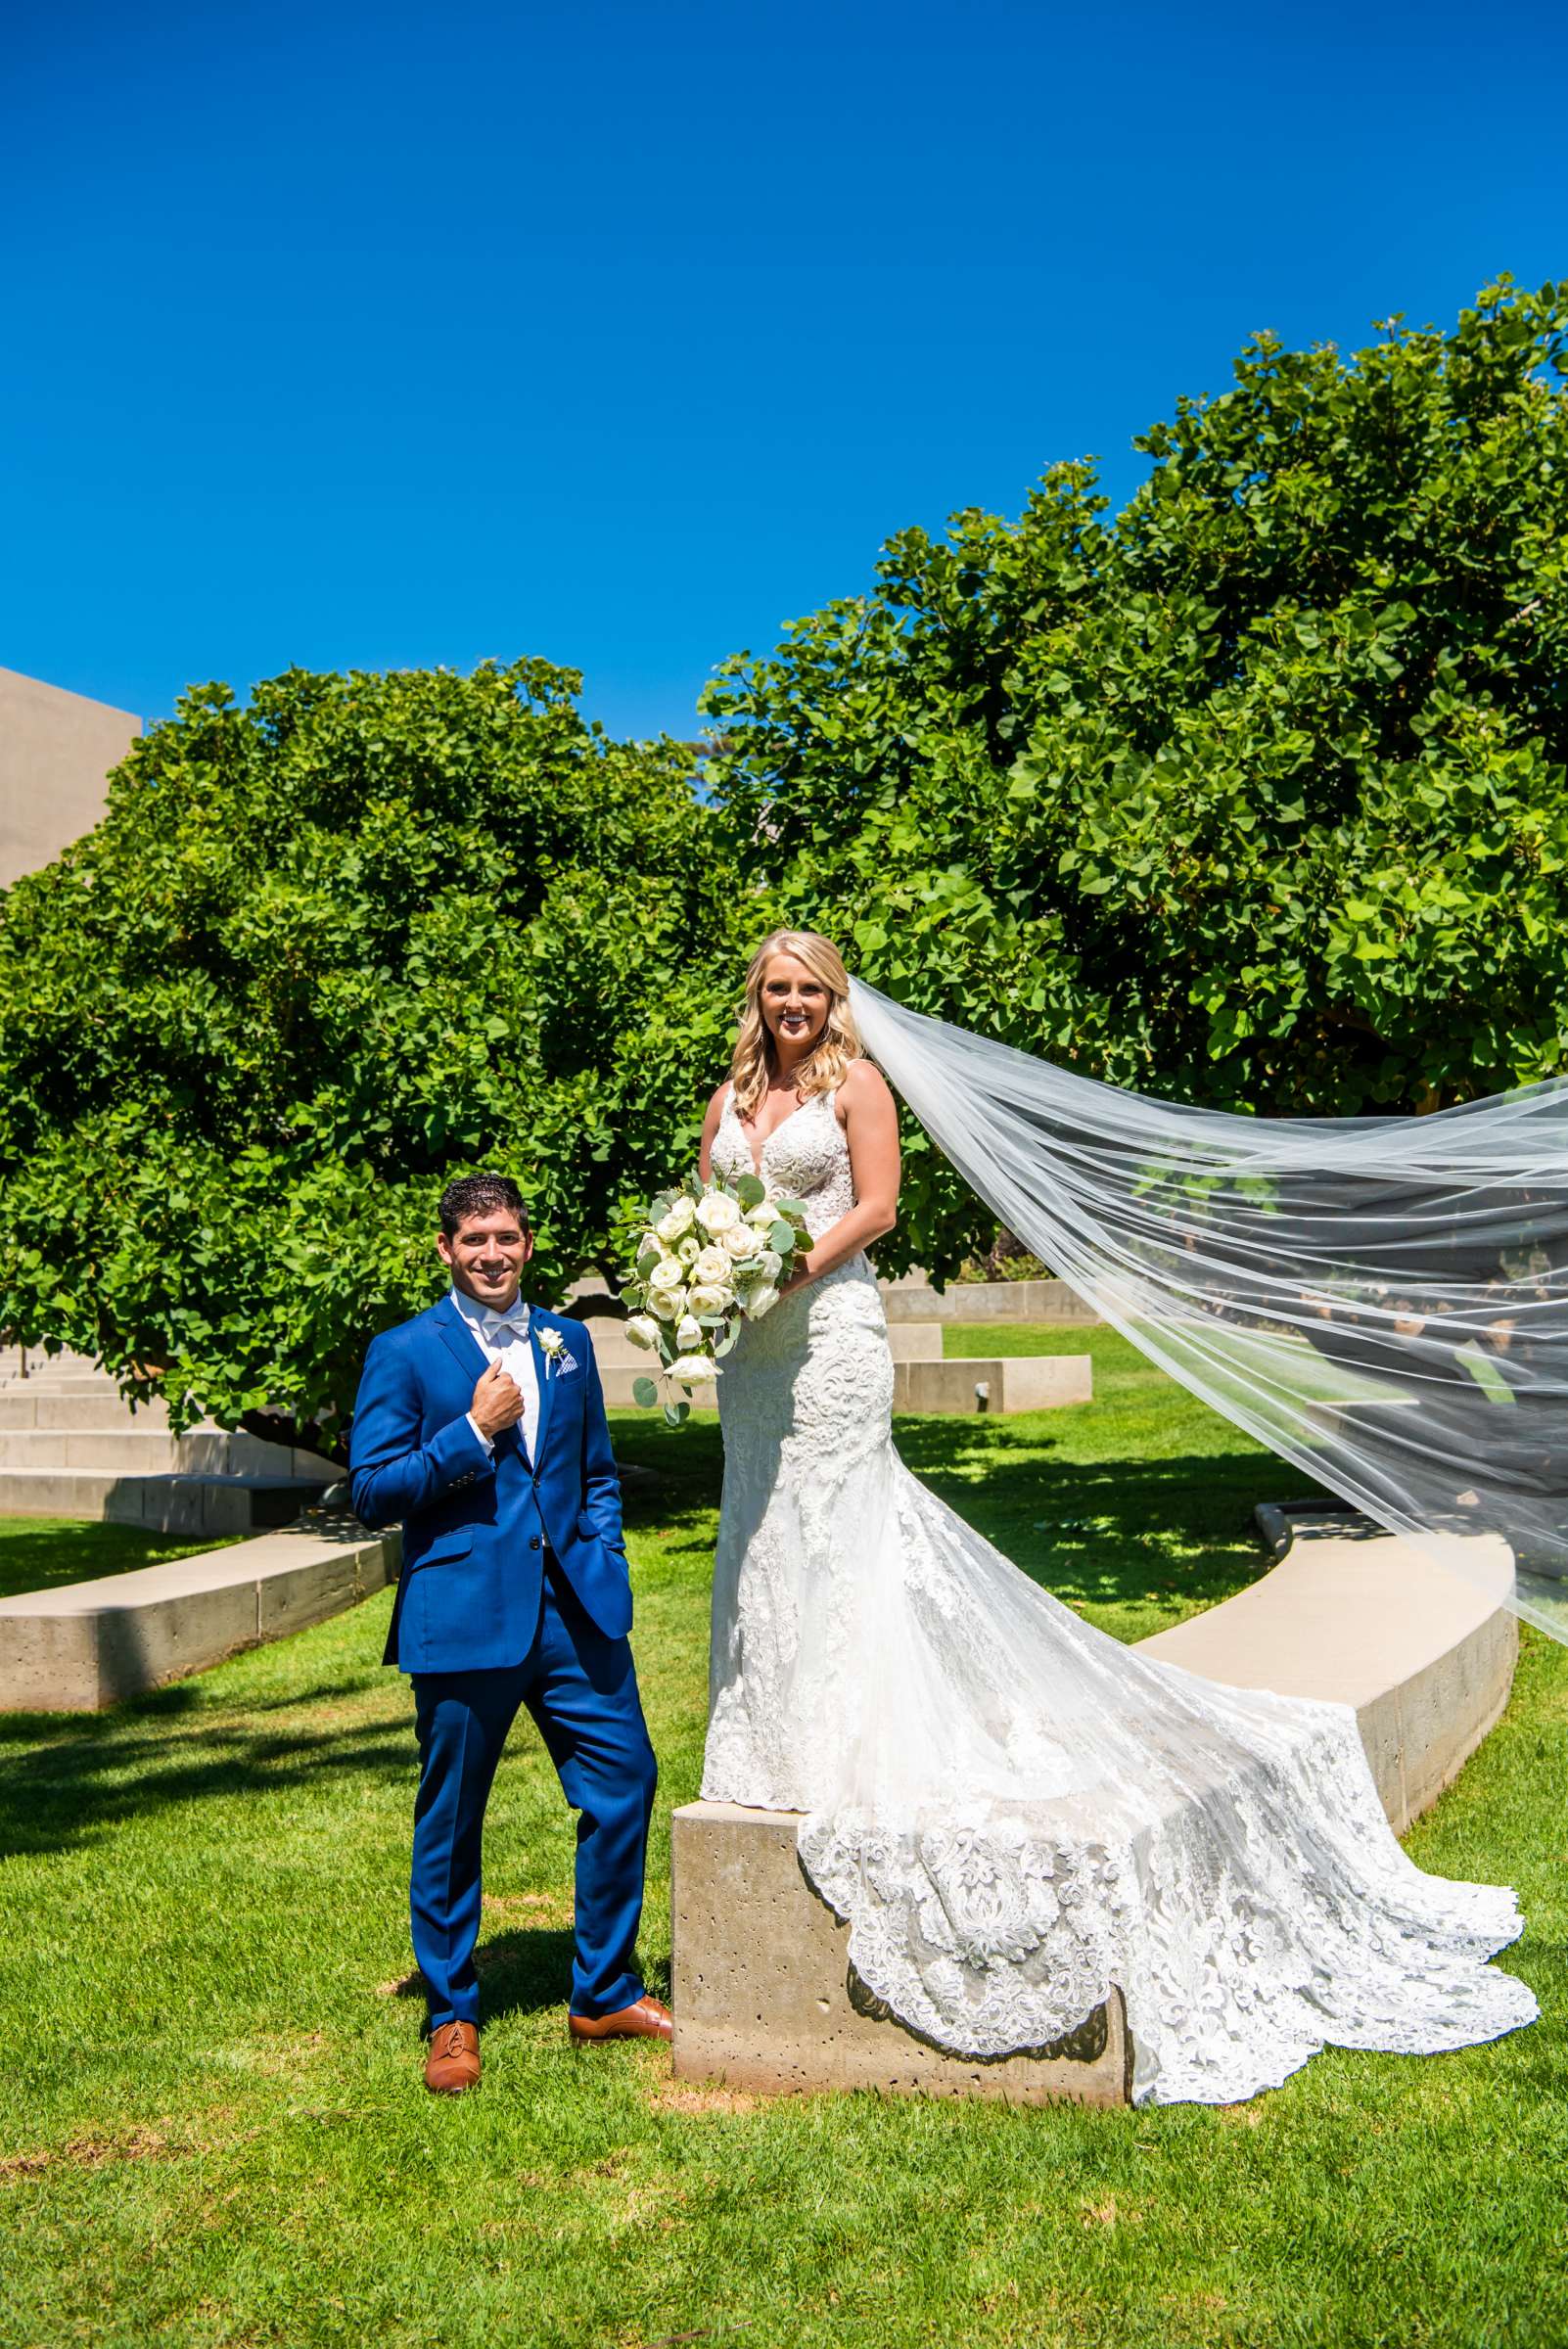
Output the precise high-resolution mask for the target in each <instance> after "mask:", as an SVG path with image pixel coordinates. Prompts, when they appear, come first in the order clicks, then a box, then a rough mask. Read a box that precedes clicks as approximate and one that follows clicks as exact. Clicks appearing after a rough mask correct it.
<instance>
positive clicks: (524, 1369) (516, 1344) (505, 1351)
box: [452, 1288, 539, 1460]
mask: <svg viewBox="0 0 1568 2349" xmlns="http://www.w3.org/2000/svg"><path fill="white" fill-rule="evenodd" d="M452 1303H453V1304H454V1305H455V1306H456V1308H457V1310H458V1312H459V1313H461V1314H462V1316H463V1318H464V1320H465V1321H466V1322H467V1323H468V1326H469V1328H470V1329H471V1330H472V1331H473V1332H474V1335H475V1337H476V1338H477V1339H478V1340H479V1343H480V1346H481V1348H482V1350H483V1352H484V1359H485V1360H486V1361H489V1362H498V1363H499V1364H500V1366H501V1368H502V1369H503V1370H504V1371H505V1372H506V1374H507V1376H508V1377H509V1378H512V1379H515V1380H516V1382H517V1387H518V1392H519V1393H520V1394H521V1396H522V1398H523V1416H522V1418H521V1419H520V1420H519V1421H518V1433H519V1434H520V1435H521V1437H522V1438H523V1441H524V1443H525V1445H526V1446H527V1447H528V1455H529V1458H530V1460H532V1459H533V1457H534V1446H535V1443H536V1441H537V1438H538V1433H539V1378H538V1370H537V1367H536V1365H535V1363H534V1359H533V1348H532V1346H531V1344H530V1341H529V1309H528V1307H527V1305H526V1304H525V1303H524V1301H523V1299H522V1298H521V1297H519V1298H518V1299H517V1301H516V1303H515V1304H514V1305H513V1307H512V1309H511V1311H510V1312H509V1313H495V1312H493V1311H492V1310H491V1308H490V1307H489V1306H487V1305H479V1304H477V1303H476V1302H475V1300H474V1299H473V1298H472V1297H469V1296H467V1295H465V1293H464V1291H463V1290H461V1289H457V1288H454V1289H453V1291H452ZM468 1424H469V1426H470V1427H471V1428H472V1429H473V1430H474V1433H475V1434H476V1435H477V1436H478V1438H479V1440H480V1442H481V1443H482V1444H483V1445H484V1449H485V1451H494V1450H495V1446H494V1445H493V1444H492V1443H491V1441H490V1439H489V1437H488V1436H487V1435H486V1434H485V1433H484V1429H483V1428H482V1427H481V1425H480V1423H479V1421H478V1420H477V1419H476V1418H475V1416H474V1414H473V1412H472V1411H470V1412H469V1414H468Z"/></svg>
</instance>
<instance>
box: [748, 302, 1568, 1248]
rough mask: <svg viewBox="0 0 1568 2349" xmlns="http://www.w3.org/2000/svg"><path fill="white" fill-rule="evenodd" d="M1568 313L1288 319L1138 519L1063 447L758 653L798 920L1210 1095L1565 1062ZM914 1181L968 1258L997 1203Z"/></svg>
mask: <svg viewBox="0 0 1568 2349" xmlns="http://www.w3.org/2000/svg"><path fill="white" fill-rule="evenodd" d="M1565 330H1568V286H1564V287H1551V286H1548V287H1546V288H1545V289H1544V290H1543V291H1542V292H1541V293H1540V294H1537V295H1529V294H1519V293H1517V292H1515V291H1514V290H1513V289H1512V288H1511V287H1510V286H1508V285H1507V284H1506V283H1503V284H1500V285H1499V286H1497V287H1494V288H1492V289H1490V290H1489V291H1488V292H1487V293H1486V294H1484V295H1483V296H1482V297H1481V298H1480V299H1479V300H1478V302H1477V305H1476V306H1475V308H1474V309H1472V310H1469V311H1467V312H1465V313H1464V314H1463V315H1462V316H1461V317H1460V319H1459V321H1458V324H1457V326H1456V327H1455V329H1454V330H1453V333H1451V334H1447V335H1444V334H1439V333H1436V332H1432V331H1424V332H1411V331H1408V330H1407V329H1405V328H1404V327H1403V326H1401V325H1400V324H1398V323H1397V322H1396V323H1394V324H1391V325H1390V326H1389V327H1388V328H1387V329H1386V330H1385V331H1384V334H1383V339H1382V340H1381V342H1380V343H1378V344H1377V345H1375V346H1374V347H1372V348H1370V349H1367V350H1363V351H1360V352H1359V353H1358V354H1356V355H1355V356H1354V357H1353V358H1350V359H1346V358H1344V357H1342V356H1341V355H1340V354H1339V353H1338V352H1336V351H1334V350H1333V349H1317V350H1313V351H1307V352H1296V351H1287V350H1285V349H1283V348H1281V346H1280V345H1279V344H1278V343H1277V342H1276V341H1275V340H1274V339H1273V338H1271V337H1269V336H1267V335H1265V336H1260V337H1258V338H1257V339H1256V341H1254V342H1253V343H1252V344H1251V345H1249V346H1248V348H1247V349H1246V350H1245V351H1244V352H1243V353H1242V355H1241V357H1240V359H1239V361H1238V362H1237V364H1236V368H1235V383H1234V387H1233V388H1232V389H1231V390H1230V391H1227V392H1226V393H1224V394H1223V395H1222V397H1219V398H1216V399H1213V400H1208V401H1200V400H1189V401H1183V402H1182V403H1181V404H1180V406H1179V408H1178V411H1177V413H1176V418H1175V420H1174V421H1173V422H1171V423H1169V424H1163V425H1159V426H1157V427H1156V428H1155V429H1154V430H1153V431H1152V432H1150V433H1148V434H1147V435H1146V436H1144V438H1142V440H1141V441H1140V442H1139V444H1138V445H1139V446H1140V447H1141V448H1142V449H1144V450H1145V451H1146V452H1147V454H1148V456H1149V458H1150V459H1151V461H1152V462H1151V469H1150V472H1149V476H1148V478H1147V480H1146V482H1145V483H1144V484H1143V486H1142V487H1141V488H1140V489H1139V490H1138V492H1137V493H1136V495H1135V496H1134V497H1133V498H1132V500H1131V502H1130V505H1129V506H1128V507H1127V508H1126V509H1125V511H1124V512H1123V513H1122V514H1121V515H1120V516H1119V517H1117V518H1115V519H1114V520H1112V519H1111V518H1109V516H1108V512H1107V507H1106V501H1105V500H1104V498H1103V497H1102V496H1100V495H1099V494H1098V493H1097V491H1096V488H1095V483H1094V478H1093V476H1092V474H1091V473H1090V471H1089V470H1088V468H1087V467H1086V466H1084V465H1063V466H1058V467H1056V468H1054V469H1053V470H1052V471H1051V472H1050V473H1048V474H1047V475H1046V476H1045V478H1044V481H1043V483H1042V484H1041V486H1040V487H1039V488H1038V490H1037V491H1036V493H1035V494H1034V495H1033V496H1032V497H1031V498H1030V500H1029V503H1028V506H1027V508H1026V510H1025V512H1024V514H1023V516H1022V518H1021V519H1020V520H1019V521H1018V522H1016V523H1009V522H1004V521H1001V520H999V519H998V518H996V517H995V516H993V515H988V514H983V513H979V512H970V513H964V514H960V515H958V516H957V517H956V518H955V519H954V521H953V522H952V524H951V526H950V528H949V531H948V534H947V536H946V537H945V539H940V540H939V539H933V538H931V537H930V536H928V535H927V534H926V533H925V532H924V531H922V530H906V531H904V532H902V533H901V534H900V535H899V536H898V537H896V538H894V539H893V540H892V541H891V542H890V544H889V545H888V547H887V548H886V550H885V553H884V557H883V560H882V562H881V564H880V566H879V569H878V575H877V580H876V585H875V588H874V590H873V591H872V592H871V593H870V594H868V595H865V596H859V597H853V598H849V599H845V600H841V601H839V602H835V603H833V604H830V605H829V606H827V607H826V608H825V609H824V610H823V611H821V612H818V613H815V614H813V615H811V616H810V617H809V618H808V619H806V620H803V621H801V622H798V623H796V625H795V626H794V627H793V628H792V629H791V630H790V632H789V635H788V637H787V639H786V641H785V642H784V643H783V644H782V645H781V646H780V647H779V649H778V650H777V651H776V652H775V653H773V654H771V655H769V656H768V657H766V658H762V659H756V660H754V659H752V658H751V657H749V656H742V657H740V658H738V659H737V660H734V661H731V662H730V663H728V664H727V665H726V666H725V668H723V669H722V670H721V671H720V673H719V676H718V677H717V679H716V680H715V684H714V685H713V686H712V687H711V688H710V690H709V693H708V696H707V702H706V707H707V710H708V714H709V716H710V718H711V719H712V721H713V722H714V724H715V727H716V728H717V729H718V730H719V733H720V736H721V743H722V748H721V753H720V756H719V757H718V758H717V759H716V760H715V761H714V763H713V767H712V769H711V775H712V780H713V785H714V788H715V794H716V797H717V799H718V801H719V802H720V804H721V806H723V808H724V809H725V811H726V813H727V815H728V818H729V821H730V825H731V828H732V832H733V835H734V837H735V839H736V840H737V843H742V842H744V843H745V844H747V847H746V852H747V853H748V854H749V855H750V856H751V857H752V858H753V859H755V860H756V862H757V864H758V867H759V869H760V870H761V871H762V872H763V873H764V874H765V876H766V878H767V879H768V880H769V882H770V883H771V884H772V885H773V887H774V888H775V890H776V891H777V893H778V895H779V897H780V898H781V899H782V901H783V904H784V906H785V909H786V914H787V918H790V919H794V920H799V921H802V922H805V921H809V922H812V923H813V924H815V925H817V926H818V927H820V928H822V929H824V930H826V931H828V932H830V933H832V934H835V935H837V936H838V937H840V938H841V939H843V940H844V942H845V944H846V946H847V947H849V946H850V945H851V943H852V941H853V961H854V963H855V965H856V966H857V968H858V969H859V971H860V973H861V975H862V977H865V978H867V979H869V980H871V981H872V982H873V983H875V984H877V985H880V986H883V987H885V988H887V989H888V990H890V991H891V992H893V993H895V994H897V995H899V997H901V998H902V999H904V1000H906V1001H909V1002H913V1003H915V1004H917V1005H919V1006H920V1007H921V1008H925V1009H931V1010H933V1011H937V1012H940V1013H942V1014H943V1015H944V1016H946V1017H950V1018H952V1019H955V1020H957V1021H959V1022H960V1023H963V1024H966V1025H973V1026H977V1027H981V1028H983V1029H986V1030H988V1031H991V1032H992V1033H995V1034H999V1035H1002V1036H1005V1037H1006V1038H1007V1039H1008V1040H1009V1041H1012V1042H1016V1043H1018V1044H1020V1045H1023V1046H1024V1047H1026V1048H1028V1049H1031V1050H1037V1051H1039V1052H1042V1053H1045V1054H1047V1055H1055V1056H1058V1057H1060V1056H1064V1055H1065V1056H1069V1057H1072V1058H1074V1059H1076V1060H1077V1061H1078V1062H1079V1064H1080V1065H1081V1066H1084V1067H1085V1068H1086V1069H1087V1070H1088V1071H1089V1072H1091V1073H1093V1074H1095V1075H1100V1076H1104V1077H1107V1078H1109V1079H1111V1080H1113V1081H1115V1082H1124V1083H1129V1084H1133V1085H1138V1086H1141V1087H1143V1088H1145V1089H1147V1090H1150V1091H1155V1092H1161V1093H1168V1094H1176V1095H1181V1096H1184V1097H1186V1098H1189V1099H1193V1100H1198V1101H1206V1102H1212V1103H1217V1104H1221V1103H1222V1104H1224V1105H1226V1106H1235V1107H1242V1108H1247V1109H1252V1110H1256V1111H1259V1112H1267V1113H1271V1114H1293V1113H1304V1112H1313V1113H1316V1114H1320V1115H1326V1114H1335V1113H1354V1112H1357V1111H1360V1110H1362V1109H1366V1108H1372V1107H1376V1108H1385V1109H1390V1110H1400V1109H1409V1110H1418V1109H1421V1108H1424V1107H1429V1106H1432V1105H1434V1104H1435V1103H1436V1102H1437V1101H1439V1100H1452V1099H1454V1098H1458V1097H1461V1096H1464V1095H1467V1094H1470V1093H1474V1092H1483V1091H1491V1090H1495V1089H1497V1088H1499V1087H1500V1086H1505V1085H1508V1084H1511V1083H1514V1082H1520V1081H1525V1080H1531V1079H1534V1078H1537V1077H1541V1076H1544V1075H1546V1074H1548V1073H1551V1072H1554V1071H1556V1070H1557V1069H1558V1068H1560V1067H1561V1066H1562V1065H1563V1060H1564V1053H1565V1046H1568V996H1565V988H1564V977H1565V970H1568V926H1565V924H1564V920H1563V912H1564V891H1563V871H1564V860H1565V858H1568V782H1565V777H1564V760H1565V757H1568V591H1565V583H1564V565H1565V559H1568V557H1565V549H1568V397H1565V394H1564V391H1563V390H1562V388H1561V383H1560V378H1561V375H1562V373H1563V368H1564V357H1563V349H1564V334H1565ZM916 1172H917V1174H918V1172H919V1170H918V1169H917V1170H916ZM944 1203H945V1205H944ZM914 1205H915V1208H916V1221H924V1223H925V1225H926V1228H925V1229H923V1230H921V1231H920V1232H919V1233H918V1234H917V1236H916V1245H917V1247H920V1248H923V1250H924V1254H925V1259H926V1261H927V1262H930V1263H933V1264H940V1263H943V1262H950V1260H951V1257H952V1254H953V1253H954V1251H955V1250H956V1249H958V1248H959V1247H960V1246H961V1245H962V1244H963V1242H964V1235H965V1233H966V1232H972V1227H973V1218H972V1216H971V1215H970V1213H969V1211H968V1209H967V1207H966V1206H964V1205H963V1204H962V1202H961V1201H960V1199H959V1198H958V1196H957V1194H956V1193H955V1191H954V1190H953V1189H952V1188H951V1187H950V1186H949V1185H946V1184H945V1183H943V1182H942V1181H940V1180H939V1181H938V1182H937V1183H936V1186H935V1189H934V1190H933V1191H932V1192H931V1193H930V1195H929V1197H926V1196H919V1197H917V1199H916V1201H915V1202H914ZM948 1210H950V1211H951V1212H950V1213H948V1212H947V1211H948ZM905 1228H908V1225H907V1224H906V1226H905Z"/></svg>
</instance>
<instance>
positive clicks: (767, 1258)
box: [757, 1248, 784, 1280]
mask: <svg viewBox="0 0 1568 2349" xmlns="http://www.w3.org/2000/svg"><path fill="white" fill-rule="evenodd" d="M783 1269H784V1259H783V1258H782V1257H781V1256H780V1254H779V1252H778V1250H777V1249H776V1248H764V1249H763V1250H762V1253H761V1256H760V1257H759V1258H758V1260H757V1277H758V1279H759V1280H777V1278H778V1276H779V1274H780V1273H781V1272H782V1271H783Z"/></svg>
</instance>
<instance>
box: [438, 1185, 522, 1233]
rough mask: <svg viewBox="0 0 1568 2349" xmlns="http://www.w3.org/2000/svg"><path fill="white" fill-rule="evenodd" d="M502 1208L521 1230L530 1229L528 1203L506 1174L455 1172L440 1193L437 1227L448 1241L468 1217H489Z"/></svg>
mask: <svg viewBox="0 0 1568 2349" xmlns="http://www.w3.org/2000/svg"><path fill="white" fill-rule="evenodd" d="M502 1208H506V1209H510V1211H511V1213H512V1214H513V1215H514V1216H516V1218H517V1220H518V1221H519V1222H520V1223H521V1224H522V1226H523V1228H524V1230H525V1231H527V1230H529V1229H530V1224H529V1210H528V1202H527V1200H526V1199H525V1198H524V1196H523V1194H522V1192H521V1191H520V1190H519V1189H518V1187H517V1184H516V1183H515V1182H514V1181H513V1180H512V1177H511V1175H510V1174H459V1175H458V1177H457V1179H456V1181H455V1182H449V1183H448V1184H447V1186H446V1188H445V1190H444V1191H442V1193H441V1204H440V1209H439V1214H440V1219H441V1229H442V1231H444V1232H445V1234H446V1236H447V1238H448V1239H449V1240H455V1239H456V1237H457V1229H458V1225H459V1224H460V1223H462V1222H464V1221H466V1220H467V1219H468V1217H470V1216H493V1215H495V1214H496V1213H497V1211H498V1210H500V1209H502Z"/></svg>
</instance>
